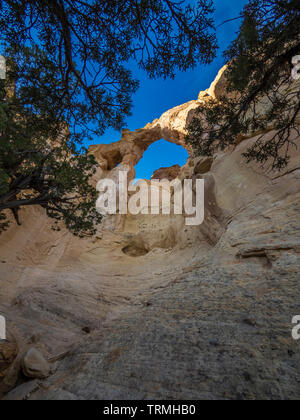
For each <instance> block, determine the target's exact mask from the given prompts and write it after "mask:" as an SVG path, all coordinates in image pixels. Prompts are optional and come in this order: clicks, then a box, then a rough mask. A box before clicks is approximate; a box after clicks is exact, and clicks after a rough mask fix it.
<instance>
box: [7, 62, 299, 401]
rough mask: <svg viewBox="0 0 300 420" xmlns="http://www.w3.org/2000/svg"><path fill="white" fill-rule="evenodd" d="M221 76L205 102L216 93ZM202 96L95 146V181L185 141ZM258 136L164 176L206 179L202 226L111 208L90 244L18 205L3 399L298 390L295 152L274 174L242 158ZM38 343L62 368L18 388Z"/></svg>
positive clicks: (11, 246) (10, 234) (294, 393)
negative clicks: (158, 144)
mask: <svg viewBox="0 0 300 420" xmlns="http://www.w3.org/2000/svg"><path fill="white" fill-rule="evenodd" d="M224 71H225V69H223V70H222V72H221V73H220V74H219V76H218V78H217V80H216V81H215V82H214V84H213V85H212V87H211V88H210V89H209V90H208V91H206V92H202V94H201V95H199V99H198V101H206V100H208V99H207V98H209V96H207V95H211V96H214V95H215V97H217V95H219V94H220V90H222V89H223V87H222V86H224V79H223V76H224ZM198 101H191V102H189V103H187V104H184V105H181V106H179V107H176V108H174V109H172V110H170V111H168V112H166V113H165V114H164V115H163V116H162V117H161V118H160V119H159V120H155V121H154V122H153V123H152V124H148V125H147V126H146V127H144V128H143V129H141V130H137V131H136V132H129V131H125V132H123V134H122V140H121V141H120V142H116V143H113V144H109V145H99V146H92V147H91V148H90V152H91V153H93V154H94V155H95V156H96V158H97V160H98V162H99V171H98V174H97V175H98V179H100V178H101V177H102V178H104V177H110V178H112V179H117V177H118V174H119V171H120V170H122V171H124V170H125V171H127V172H128V174H129V179H134V177H135V171H134V166H135V165H136V163H137V162H138V161H139V160H140V159H141V157H142V156H143V153H144V152H145V150H146V149H147V147H149V145H151V144H152V143H153V142H154V141H157V140H159V139H161V138H165V139H166V140H168V141H172V142H174V143H176V144H181V145H183V146H184V147H186V145H185V144H184V137H185V126H186V122H187V121H188V120H189V119H190V118H191V117H192V115H193V111H194V109H195V108H196V107H197V102H198ZM270 135H271V134H270ZM254 141H255V137H254V138H253V137H251V136H249V138H248V139H245V140H244V141H243V142H241V143H240V144H239V145H237V146H236V147H235V148H234V150H230V151H227V152H226V153H225V152H224V153H218V154H216V155H215V156H214V158H213V159H208V158H201V157H200V158H194V157H193V156H192V155H191V157H190V159H189V160H188V162H187V164H186V165H185V166H184V167H182V168H180V170H179V171H178V172H177V170H178V168H176V170H174V168H173V169H172V168H171V169H169V170H166V168H163V170H161V171H159V172H158V173H156V177H158V178H161V176H162V174H163V175H164V176H165V175H167V177H168V176H170V178H172V177H173V175H174V173H175V172H176V175H177V176H178V177H179V179H185V178H204V179H205V193H206V201H205V221H204V223H203V224H202V225H201V226H199V227H188V226H186V225H185V217H184V215H182V216H181V215H173V216H164V215H152V216H150V215H138V216H131V215H127V216H117V217H111V216H109V217H106V218H105V220H104V222H103V224H102V226H101V227H100V228H99V232H98V234H97V236H96V237H95V238H93V239H82V240H79V239H76V238H74V237H73V236H72V235H70V234H69V233H68V232H66V231H65V230H62V231H61V232H54V231H52V230H51V221H49V220H48V219H47V218H46V216H45V215H44V214H43V212H42V211H41V210H40V209H38V208H36V209H34V210H32V209H31V210H29V209H26V210H24V211H23V212H22V214H21V219H22V226H21V227H17V226H12V227H11V228H10V229H9V230H8V231H7V232H6V233H4V234H3V235H2V236H1V238H0V255H1V261H0V262H1V264H0V285H1V287H0V313H1V314H4V315H5V316H6V317H7V320H8V328H9V331H10V334H11V336H12V337H14V338H13V339H11V342H12V343H15V344H14V345H13V346H12V347H10V350H9V357H10V359H9V366H10V367H9V366H8V363H7V364H5V365H3V366H4V368H3V372H4V373H3V374H2V375H3V377H4V379H3V380H2V383H1V385H0V392H1V393H2V396H3V395H6V398H7V399H23V398H24V399H25V398H26V399H127V398H128V399H148V398H151V399H177V398H178V399H193V398H195V399H201V398H207V399H217V398H224V399H239V398H245V399H252V398H268V399H272V398H286V399H292V398H296V399H298V398H299V395H300V394H299V391H300V376H299V362H300V347H299V345H300V342H299V341H298V342H297V341H293V339H292V336H291V329H292V325H291V320H292V317H293V316H295V315H298V314H300V306H299V302H300V288H299V280H300V278H299V270H300V216H299V214H300V213H299V212H300V200H299V199H300V182H299V180H300V152H299V151H297V150H293V156H292V159H291V162H290V164H289V167H288V168H286V169H285V170H284V171H283V172H281V173H275V172H271V173H270V172H268V171H266V170H264V169H262V168H260V167H258V166H257V165H254V164H252V165H246V164H245V161H244V159H243V157H242V153H243V152H244V151H245V150H246V149H247V148H248V147H249V145H250V144H251V143H253V142H254ZM176 175H175V176H176ZM154 177H155V176H154ZM1 346H3V345H2V344H0V355H1V354H2V353H3V351H2V349H3V347H1ZM33 346H34V347H35V348H37V349H38V350H39V351H40V352H41V353H42V354H43V355H44V357H45V358H46V359H48V361H49V362H51V363H54V368H53V369H52V372H54V373H53V374H52V376H50V377H49V378H47V379H44V380H35V381H30V382H24V381H23V383H22V378H20V376H19V374H18V372H19V370H20V366H21V365H22V362H21V360H22V356H23V355H24V354H25V353H26V352H27V351H28V349H29V348H31V347H33ZM1 351H2V353H1ZM12 360H14V362H13V363H12ZM1 366H2V365H0V367H1ZM17 385H18V386H17ZM13 388H14V390H13V391H11V390H12V389H13ZM9 391H10V392H9Z"/></svg>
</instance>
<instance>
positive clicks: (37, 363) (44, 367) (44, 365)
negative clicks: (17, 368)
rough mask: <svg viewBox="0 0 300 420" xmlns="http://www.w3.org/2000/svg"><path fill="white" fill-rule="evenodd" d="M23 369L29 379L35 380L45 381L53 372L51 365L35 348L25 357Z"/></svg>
mask: <svg viewBox="0 0 300 420" xmlns="http://www.w3.org/2000/svg"><path fill="white" fill-rule="evenodd" d="M22 369H23V373H24V375H25V376H26V377H27V378H33V379H45V378H47V377H48V376H49V375H50V372H51V368H50V365H49V363H48V362H47V360H45V358H44V356H43V355H42V354H41V353H40V352H39V351H38V350H37V349H35V348H31V349H29V350H28V351H27V353H26V354H25V356H24V357H23V360H22Z"/></svg>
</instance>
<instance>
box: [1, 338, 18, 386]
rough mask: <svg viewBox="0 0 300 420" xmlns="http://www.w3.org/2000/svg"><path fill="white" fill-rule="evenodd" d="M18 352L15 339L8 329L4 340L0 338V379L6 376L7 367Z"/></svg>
mask: <svg viewBox="0 0 300 420" xmlns="http://www.w3.org/2000/svg"><path fill="white" fill-rule="evenodd" d="M17 354H18V345H17V342H16V339H15V338H14V336H13V335H12V334H11V332H10V331H8V332H7V337H6V340H5V341H4V340H0V381H1V380H2V379H3V378H4V377H5V376H6V374H7V372H8V369H9V367H10V366H11V365H12V363H13V361H14V360H15V358H16V357H17Z"/></svg>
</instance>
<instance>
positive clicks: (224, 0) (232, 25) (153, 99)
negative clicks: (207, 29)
mask: <svg viewBox="0 0 300 420" xmlns="http://www.w3.org/2000/svg"><path fill="white" fill-rule="evenodd" d="M247 2H248V0H214V4H215V9H216V11H215V22H216V25H218V24H220V23H222V22H224V21H225V20H227V19H231V18H235V17H237V16H238V15H239V14H240V12H241V10H242V8H243V7H244V5H245V4H246V3H247ZM239 25H240V20H235V21H232V22H229V23H226V24H224V25H222V26H220V27H219V28H218V29H217V37H218V44H219V47H220V48H219V50H218V51H217V58H216V59H215V60H214V61H213V63H211V64H210V65H208V66H199V67H198V68H196V69H194V70H192V71H188V72H178V73H177V74H176V77H175V79H174V80H172V79H167V80H163V79H158V80H150V79H148V78H147V76H146V75H145V73H144V72H142V71H140V70H139V69H137V68H136V67H131V70H132V71H133V73H134V76H135V77H136V78H137V79H139V80H140V88H139V90H138V92H137V93H136V94H135V95H134V96H133V105H134V106H133V109H132V116H131V117H129V118H128V119H127V126H128V128H129V129H130V130H136V129H138V128H142V127H144V126H145V125H146V124H147V123H148V122H152V121H153V120H154V119H155V118H159V117H160V116H161V114H163V113H164V112H165V111H167V110H168V109H170V108H173V107H175V106H177V105H180V104H183V103H185V102H188V101H190V100H192V99H196V98H197V97H198V94H199V92H200V90H205V89H207V88H208V87H209V86H210V84H211V82H212V81H213V80H214V78H215V77H216V75H217V73H218V71H219V70H220V68H221V67H222V66H223V65H224V58H223V55H222V53H223V51H224V50H225V49H226V48H227V47H228V45H229V44H230V42H231V41H232V40H233V39H234V38H235V37H236V32H237V31H238V28H239ZM120 138H121V134H120V133H118V132H116V131H114V130H107V132H106V133H105V134H104V136H102V137H100V138H98V139H95V141H94V143H95V144H99V143H111V142H114V141H118V140H120ZM187 157H188V155H187V152H186V151H185V150H184V149H183V148H181V147H180V146H176V145H174V144H171V143H168V142H166V141H164V140H163V141H160V142H157V143H154V144H153V145H152V146H151V147H150V148H149V149H148V150H147V151H146V152H145V154H144V157H143V159H142V160H141V161H140V162H139V164H138V165H137V166H136V171H137V174H136V177H137V178H142V179H150V178H151V175H152V174H153V172H154V170H156V169H159V168H161V167H168V166H172V165H175V164H179V165H183V164H184V163H185V162H186V159H187Z"/></svg>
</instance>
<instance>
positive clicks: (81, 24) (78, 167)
mask: <svg viewBox="0 0 300 420" xmlns="http://www.w3.org/2000/svg"><path fill="white" fill-rule="evenodd" d="M184 3H185V2H182V1H178V0H177V1H172V0H155V1H152V0H124V1H120V0H104V1H103V0H88V1H83V0H34V1H33V0H0V33H1V42H2V44H3V45H4V48H5V50H4V51H5V52H4V53H5V55H6V56H8V57H10V58H11V64H10V71H9V72H8V77H9V79H7V80H6V81H5V82H4V81H1V93H0V118H1V121H0V166H1V172H0V220H2V222H1V223H2V226H3V218H4V213H3V210H5V209H11V210H12V211H13V213H14V216H15V218H16V220H17V221H19V218H18V210H19V208H21V207H22V206H29V205H41V206H42V207H44V208H45V209H46V211H47V213H48V215H49V216H50V217H53V218H55V219H59V220H60V219H63V220H64V222H65V223H66V225H67V227H68V228H69V229H70V230H71V231H72V232H74V233H76V234H84V233H93V232H94V229H95V223H97V222H98V221H99V216H98V215H97V213H96V211H95V198H96V197H95V193H94V192H93V190H92V187H90V186H89V179H90V177H91V176H92V174H93V172H94V170H95V166H94V164H95V162H94V161H93V158H92V157H91V156H87V155H84V154H83V153H82V150H80V146H79V145H80V144H82V142H83V141H87V140H89V139H90V138H91V136H95V135H96V136H97V135H102V134H103V133H104V131H105V130H106V129H107V128H108V127H113V128H115V129H117V130H119V129H121V128H122V127H123V126H124V121H125V118H126V117H127V116H128V115H130V109H131V105H132V104H131V96H132V94H133V93H134V92H135V91H136V90H137V87H138V82H137V81H136V80H134V78H133V76H132V74H131V72H130V71H129V70H128V68H127V67H126V64H127V63H128V62H129V61H130V60H134V61H136V63H137V64H138V66H139V67H140V68H141V69H143V70H145V72H146V73H147V74H148V75H149V76H150V77H152V78H155V77H172V76H174V73H175V71H176V70H178V69H179V70H187V69H189V68H192V67H194V66H195V65H196V64H198V63H199V62H200V63H208V62H210V61H211V60H212V59H213V57H214V54H215V50H216V40H215V35H214V34H213V33H212V29H213V28H212V20H211V12H212V2H211V1H210V0H199V1H198V2H197V5H196V6H186V5H184ZM12 81H13V83H14V87H13V89H12V91H11V90H10V87H9V86H7V85H6V86H5V83H6V84H7V83H10V82H12ZM66 126H68V127H69V130H67V129H66Z"/></svg>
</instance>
